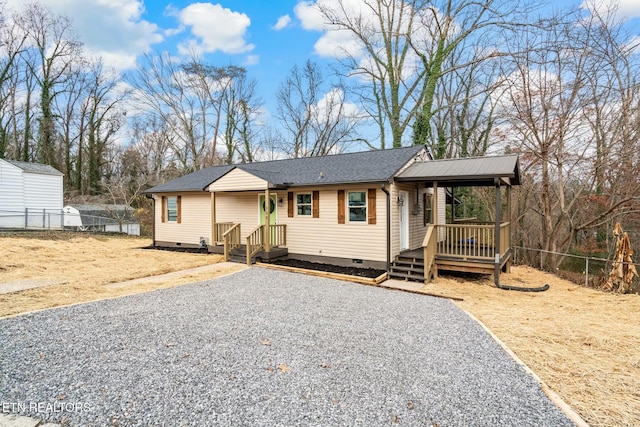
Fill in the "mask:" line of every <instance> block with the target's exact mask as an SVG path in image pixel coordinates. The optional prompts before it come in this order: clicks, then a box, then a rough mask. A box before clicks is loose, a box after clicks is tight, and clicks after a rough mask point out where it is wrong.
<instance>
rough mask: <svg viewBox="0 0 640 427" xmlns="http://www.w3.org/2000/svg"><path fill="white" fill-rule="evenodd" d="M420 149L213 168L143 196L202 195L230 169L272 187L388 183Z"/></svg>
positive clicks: (187, 176) (165, 185) (402, 149)
mask: <svg viewBox="0 0 640 427" xmlns="http://www.w3.org/2000/svg"><path fill="white" fill-rule="evenodd" d="M423 149H424V146H414V147H406V148H393V149H388V150H376V151H363V152H360V153H347V154H336V155H331V156H322V157H304V158H300V159H284V160H272V161H267V162H256V163H246V164H239V165H226V166H213V167H210V168H206V169H202V170H199V171H197V172H194V173H191V174H189V175H185V176H183V177H181V178H178V179H175V180H173V181H169V182H166V183H164V184H161V185H158V186H156V187H153V188H150V189H149V190H147V191H146V193H166V192H174V191H202V190H204V189H205V188H206V187H207V186H208V185H209V184H211V183H212V182H214V181H216V180H217V179H219V178H220V177H222V176H223V175H225V174H226V173H228V172H229V171H231V170H232V169H234V168H238V169H242V170H244V171H246V172H248V173H250V174H252V175H255V176H257V177H258V178H261V179H264V180H265V181H268V182H269V183H270V184H271V185H272V186H284V187H293V186H302V185H326V184H343V183H359V182H362V183H365V182H383V181H388V180H389V179H391V178H392V177H393V176H394V175H395V174H396V173H397V172H398V171H399V170H400V169H401V168H402V167H403V166H404V165H406V164H407V162H409V161H410V160H411V159H413V158H414V157H415V156H416V155H417V154H418V153H420V152H421V151H422V150H423Z"/></svg>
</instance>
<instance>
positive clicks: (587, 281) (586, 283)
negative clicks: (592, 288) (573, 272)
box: [584, 257, 589, 287]
mask: <svg viewBox="0 0 640 427" xmlns="http://www.w3.org/2000/svg"><path fill="white" fill-rule="evenodd" d="M585 260H586V266H585V269H584V270H585V274H584V276H585V278H584V285H585V286H586V287H589V258H587V257H585Z"/></svg>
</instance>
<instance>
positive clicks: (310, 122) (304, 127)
mask: <svg viewBox="0 0 640 427" xmlns="http://www.w3.org/2000/svg"><path fill="white" fill-rule="evenodd" d="M344 92H345V89H344V86H343V85H342V84H341V83H337V84H331V83H330V82H328V81H327V80H326V78H325V76H324V74H323V72H322V69H321V68H320V66H319V65H318V64H316V63H314V62H311V61H307V62H306V63H305V65H304V67H302V68H299V67H298V66H294V67H293V68H292V69H291V72H290V73H289V75H288V76H287V78H286V79H285V80H284V81H283V82H282V83H281V84H280V88H279V89H278V92H277V94H276V99H277V102H278V103H277V111H278V115H277V118H278V119H279V122H280V124H281V125H282V126H283V128H284V133H285V134H284V136H283V139H285V140H287V141H291V142H290V143H286V144H283V146H282V147H281V148H282V149H283V151H285V152H286V153H288V154H289V155H290V156H292V157H296V158H297V157H307V156H323V155H326V154H331V153H336V152H341V151H343V150H344V149H345V148H346V147H347V145H348V144H349V143H350V142H352V141H354V140H355V139H357V126H358V124H359V123H360V122H361V121H362V117H361V113H359V112H357V111H355V109H354V108H352V109H351V111H349V107H348V105H347V104H346V102H345V99H344Z"/></svg>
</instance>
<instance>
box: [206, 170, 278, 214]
mask: <svg viewBox="0 0 640 427" xmlns="http://www.w3.org/2000/svg"><path fill="white" fill-rule="evenodd" d="M267 185H268V182H267V181H265V180H263V179H262V178H258V177H257V176H255V175H252V174H250V173H249V172H245V171H243V170H241V169H233V170H232V171H231V172H229V173H227V174H226V175H225V176H223V177H221V178H220V179H218V180H217V181H216V182H214V183H212V184H211V185H209V188H208V190H209V191H246V190H264V189H266V188H267ZM257 203H258V202H256V206H257Z"/></svg>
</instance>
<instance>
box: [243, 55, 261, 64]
mask: <svg viewBox="0 0 640 427" xmlns="http://www.w3.org/2000/svg"><path fill="white" fill-rule="evenodd" d="M258 63H260V55H247V58H246V59H245V61H244V65H256V64H258Z"/></svg>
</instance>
